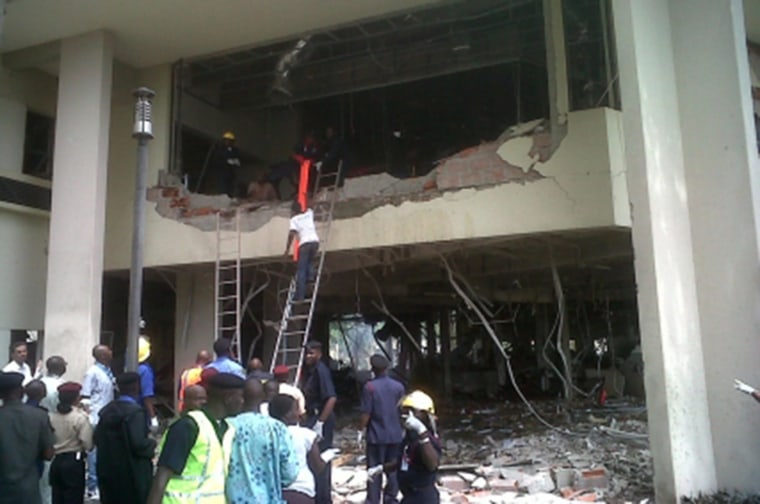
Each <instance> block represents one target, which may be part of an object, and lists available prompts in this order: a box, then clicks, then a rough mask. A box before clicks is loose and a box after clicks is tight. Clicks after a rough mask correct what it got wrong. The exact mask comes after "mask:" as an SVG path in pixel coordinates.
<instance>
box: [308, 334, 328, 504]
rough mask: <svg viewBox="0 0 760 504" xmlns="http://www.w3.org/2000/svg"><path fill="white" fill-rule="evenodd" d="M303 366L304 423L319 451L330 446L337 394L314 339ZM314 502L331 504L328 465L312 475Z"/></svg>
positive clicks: (310, 342) (310, 343) (309, 344)
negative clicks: (314, 478) (313, 478)
mask: <svg viewBox="0 0 760 504" xmlns="http://www.w3.org/2000/svg"><path fill="white" fill-rule="evenodd" d="M305 364H306V367H305V369H304V377H303V379H302V382H301V383H302V385H301V389H302V390H303V395H304V398H305V400H306V421H305V422H304V426H305V427H308V428H310V429H312V430H313V431H314V432H316V433H317V439H320V441H319V451H320V452H323V451H325V450H327V449H328V448H332V442H333V431H334V430H335V415H334V414H333V409H334V408H335V402H336V400H337V395H336V394H335V386H334V385H333V381H332V375H331V374H330V368H328V367H327V364H325V363H324V362H323V361H322V344H321V343H320V342H318V341H309V342H308V343H306V358H305ZM316 484H317V496H316V503H317V504H332V495H331V493H330V492H331V489H332V469H331V466H330V464H328V465H327V467H326V468H325V470H324V471H322V473H320V474H319V475H318V476H317V477H316Z"/></svg>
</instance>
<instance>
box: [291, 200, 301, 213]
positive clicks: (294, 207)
mask: <svg viewBox="0 0 760 504" xmlns="http://www.w3.org/2000/svg"><path fill="white" fill-rule="evenodd" d="M301 213H303V210H302V209H301V204H300V203H299V202H298V201H294V202H293V203H291V204H290V214H291V215H298V214H301Z"/></svg>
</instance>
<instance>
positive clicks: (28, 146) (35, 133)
mask: <svg viewBox="0 0 760 504" xmlns="http://www.w3.org/2000/svg"><path fill="white" fill-rule="evenodd" d="M54 140H55V118H53V117H47V116H44V115H42V114H37V113H35V112H27V114H26V133H25V137H24V165H23V169H22V172H23V173H24V174H25V175H31V176H33V177H39V178H43V179H46V180H50V179H52V178H53V143H54Z"/></svg>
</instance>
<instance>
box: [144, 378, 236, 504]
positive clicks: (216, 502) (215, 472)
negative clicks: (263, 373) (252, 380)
mask: <svg viewBox="0 0 760 504" xmlns="http://www.w3.org/2000/svg"><path fill="white" fill-rule="evenodd" d="M244 384H245V381H244V380H243V379H242V378H240V377H239V376H236V375H233V374H230V373H219V374H216V375H214V376H212V377H211V378H210V379H209V389H208V402H207V403H206V406H205V408H203V409H202V410H195V411H189V412H187V413H186V414H184V415H182V416H181V417H180V418H179V420H177V421H176V422H174V423H173V424H172V425H171V427H169V430H168V431H166V435H165V436H164V439H163V442H162V448H161V454H160V455H159V458H158V470H157V471H156V475H155V477H154V479H153V486H152V488H151V490H150V495H149V496H148V501H147V502H148V504H159V503H162V504H183V503H190V502H192V503H199V504H224V503H225V497H224V482H225V477H226V472H227V462H228V460H229V453H230V452H229V446H230V444H231V442H232V437H233V435H234V432H233V430H234V429H233V427H232V426H231V425H228V423H227V421H226V420H225V418H226V417H228V416H233V415H236V414H238V413H239V412H240V410H241V408H242V406H243V386H244Z"/></svg>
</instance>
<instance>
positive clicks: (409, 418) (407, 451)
mask: <svg viewBox="0 0 760 504" xmlns="http://www.w3.org/2000/svg"><path fill="white" fill-rule="evenodd" d="M399 408H400V409H401V419H402V421H403V423H404V428H405V429H406V434H405V435H404V439H403V441H402V442H401V453H400V455H399V459H398V461H396V462H390V463H386V464H384V465H378V466H375V467H371V468H369V469H368V470H367V476H368V477H375V476H376V475H378V474H380V472H391V471H394V470H398V483H399V489H400V490H401V493H402V495H403V496H404V497H403V499H402V500H401V504H438V503H439V502H440V496H439V494H438V490H437V489H436V488H435V481H436V479H437V475H438V464H439V462H440V460H441V441H440V439H438V433H437V431H436V427H435V405H434V403H433V400H432V399H431V398H430V396H429V395H427V394H426V393H424V392H422V391H421V390H415V391H414V392H412V393H411V394H408V395H406V396H404V397H403V398H402V399H401V401H400V402H399Z"/></svg>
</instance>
